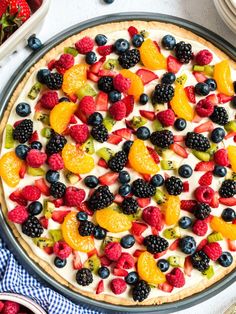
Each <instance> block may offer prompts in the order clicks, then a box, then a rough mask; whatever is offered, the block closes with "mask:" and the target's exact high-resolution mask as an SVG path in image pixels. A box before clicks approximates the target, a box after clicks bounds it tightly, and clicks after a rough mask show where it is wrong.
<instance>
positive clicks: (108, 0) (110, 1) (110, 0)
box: [103, 0, 115, 4]
mask: <svg viewBox="0 0 236 314" xmlns="http://www.w3.org/2000/svg"><path fill="white" fill-rule="evenodd" d="M103 1H104V2H105V3H107V4H111V3H113V2H114V1H115V0H103Z"/></svg>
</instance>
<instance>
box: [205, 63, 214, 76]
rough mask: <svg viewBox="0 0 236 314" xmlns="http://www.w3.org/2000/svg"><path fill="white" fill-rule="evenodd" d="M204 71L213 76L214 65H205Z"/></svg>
mask: <svg viewBox="0 0 236 314" xmlns="http://www.w3.org/2000/svg"><path fill="white" fill-rule="evenodd" d="M204 73H205V74H206V75H208V76H213V74H214V65H209V64H208V65H205V66H204Z"/></svg>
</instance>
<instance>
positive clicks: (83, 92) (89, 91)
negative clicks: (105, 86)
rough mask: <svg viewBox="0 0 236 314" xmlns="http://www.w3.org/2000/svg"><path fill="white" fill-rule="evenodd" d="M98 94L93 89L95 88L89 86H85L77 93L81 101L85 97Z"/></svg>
mask: <svg viewBox="0 0 236 314" xmlns="http://www.w3.org/2000/svg"><path fill="white" fill-rule="evenodd" d="M96 95H97V92H96V91H95V90H94V89H93V87H92V86H91V85H89V84H85V85H83V86H82V87H80V89H79V90H78V92H77V96H78V98H79V100H81V99H82V98H83V97H84V96H92V97H94V96H96Z"/></svg>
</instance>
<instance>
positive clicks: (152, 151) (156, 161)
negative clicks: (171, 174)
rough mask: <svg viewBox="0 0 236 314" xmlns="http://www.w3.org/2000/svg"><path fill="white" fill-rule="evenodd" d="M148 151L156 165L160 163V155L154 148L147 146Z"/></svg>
mask: <svg viewBox="0 0 236 314" xmlns="http://www.w3.org/2000/svg"><path fill="white" fill-rule="evenodd" d="M147 150H148V152H149V154H150V155H151V157H152V159H153V160H154V161H155V163H156V164H158V163H159V162H160V158H159V155H158V153H157V152H156V151H155V149H154V148H152V147H149V146H147Z"/></svg>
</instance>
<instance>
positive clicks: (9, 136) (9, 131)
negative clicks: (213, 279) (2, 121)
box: [4, 124, 15, 149]
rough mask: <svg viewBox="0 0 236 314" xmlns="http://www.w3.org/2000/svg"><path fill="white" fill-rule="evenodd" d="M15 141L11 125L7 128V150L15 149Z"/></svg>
mask: <svg viewBox="0 0 236 314" xmlns="http://www.w3.org/2000/svg"><path fill="white" fill-rule="evenodd" d="M14 142H15V141H14V139H13V127H12V125H10V124H7V126H6V135H5V146H4V147H5V148H7V149H9V148H13V147H14Z"/></svg>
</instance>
